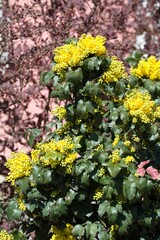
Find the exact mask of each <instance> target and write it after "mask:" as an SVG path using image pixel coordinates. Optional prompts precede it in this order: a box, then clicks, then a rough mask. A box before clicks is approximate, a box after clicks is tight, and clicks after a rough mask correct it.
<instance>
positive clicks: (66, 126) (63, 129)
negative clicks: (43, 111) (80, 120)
mask: <svg viewBox="0 0 160 240" xmlns="http://www.w3.org/2000/svg"><path fill="white" fill-rule="evenodd" d="M72 125H73V123H71V122H65V123H64V125H63V126H62V127H61V128H59V129H57V130H56V133H57V134H59V135H63V134H67V131H68V130H69V129H70V127H71V126H72Z"/></svg>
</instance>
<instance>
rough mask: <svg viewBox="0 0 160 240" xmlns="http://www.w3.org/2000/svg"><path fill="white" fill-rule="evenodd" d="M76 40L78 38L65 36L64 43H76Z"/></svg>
mask: <svg viewBox="0 0 160 240" xmlns="http://www.w3.org/2000/svg"><path fill="white" fill-rule="evenodd" d="M77 42H78V39H77V38H75V37H71V38H67V39H66V40H65V43H66V44H70V43H75V44H76V43H77Z"/></svg>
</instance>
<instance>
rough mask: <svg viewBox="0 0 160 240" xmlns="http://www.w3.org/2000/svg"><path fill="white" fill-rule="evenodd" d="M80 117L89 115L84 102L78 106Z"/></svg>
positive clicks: (81, 101)
mask: <svg viewBox="0 0 160 240" xmlns="http://www.w3.org/2000/svg"><path fill="white" fill-rule="evenodd" d="M77 113H78V115H80V116H81V115H85V114H86V113H87V106H86V104H85V102H84V101H83V100H79V101H78V104H77Z"/></svg>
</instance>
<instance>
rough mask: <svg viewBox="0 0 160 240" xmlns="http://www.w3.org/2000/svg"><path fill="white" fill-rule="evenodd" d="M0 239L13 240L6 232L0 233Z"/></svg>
mask: <svg viewBox="0 0 160 240" xmlns="http://www.w3.org/2000/svg"><path fill="white" fill-rule="evenodd" d="M0 239H1V240H14V238H13V236H12V235H10V234H9V233H8V232H7V231H6V230H1V231H0Z"/></svg>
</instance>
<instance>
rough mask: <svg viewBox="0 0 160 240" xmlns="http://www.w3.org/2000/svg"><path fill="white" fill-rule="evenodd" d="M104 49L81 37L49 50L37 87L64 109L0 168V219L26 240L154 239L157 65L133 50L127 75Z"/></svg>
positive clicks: (159, 157) (159, 105) (159, 209)
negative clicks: (0, 203) (0, 172)
mask: <svg viewBox="0 0 160 240" xmlns="http://www.w3.org/2000/svg"><path fill="white" fill-rule="evenodd" d="M105 41H106V39H105V38H104V37H102V36H96V37H93V36H91V35H86V34H83V35H82V36H81V37H80V39H76V38H70V39H67V40H66V42H65V44H64V45H63V46H60V47H57V48H56V49H55V50H54V61H53V63H52V69H51V70H50V71H48V72H44V73H43V74H42V77H41V84H44V85H50V86H53V91H52V97H53V98H56V99H59V100H62V102H63V104H62V105H57V106H56V107H55V109H53V110H52V111H51V114H52V116H53V120H52V121H51V122H50V123H48V124H47V126H46V135H45V137H44V138H43V140H42V141H41V142H39V143H37V144H35V146H34V147H33V149H32V150H31V154H29V155H27V154H25V153H24V152H22V151H21V152H19V153H13V154H12V156H11V157H10V158H9V159H8V160H7V163H6V166H7V168H8V169H9V174H8V177H7V179H8V181H9V182H11V184H12V185H13V186H14V189H15V195H14V198H13V199H11V201H10V202H9V204H8V206H7V207H6V214H7V215H8V218H9V220H14V219H17V220H19V222H20V230H19V232H21V233H23V234H24V236H25V239H28V238H29V236H30V233H32V232H34V233H35V239H37V240H44V239H45V240H63V239H68V240H76V239H81V240H85V239H89V240H92V239H98V240H114V239H159V237H160V229H159V224H160V185H159V180H160V173H159V168H160V130H159V129H160V128H159V125H160V121H159V120H160V97H159V96H160V60H158V59H156V58H155V57H154V56H150V57H148V58H145V57H144V56H143V55H142V53H141V52H139V51H135V52H133V54H131V56H129V57H128V58H127V59H126V61H127V62H128V63H130V64H131V69H130V72H129V73H127V72H126V70H125V67H124V64H123V63H122V62H121V61H119V60H118V59H117V57H116V56H109V55H108V53H107V50H106V47H105ZM31 139H32V140H33V138H32V137H31ZM19 234H20V233H19ZM15 239H16V237H15Z"/></svg>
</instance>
